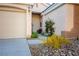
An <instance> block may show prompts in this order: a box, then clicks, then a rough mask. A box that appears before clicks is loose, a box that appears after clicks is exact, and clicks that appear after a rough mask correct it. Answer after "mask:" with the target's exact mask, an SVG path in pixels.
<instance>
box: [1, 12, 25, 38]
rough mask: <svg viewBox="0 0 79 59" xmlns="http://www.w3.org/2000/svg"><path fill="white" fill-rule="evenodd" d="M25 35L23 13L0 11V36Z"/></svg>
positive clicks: (13, 36)
mask: <svg viewBox="0 0 79 59" xmlns="http://www.w3.org/2000/svg"><path fill="white" fill-rule="evenodd" d="M9 37H11V38H16V37H25V14H24V13H17V12H3V11H0V38H9Z"/></svg>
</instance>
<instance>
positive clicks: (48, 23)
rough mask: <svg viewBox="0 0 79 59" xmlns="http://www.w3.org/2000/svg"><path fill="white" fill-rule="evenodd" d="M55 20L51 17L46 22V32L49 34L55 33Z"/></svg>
mask: <svg viewBox="0 0 79 59" xmlns="http://www.w3.org/2000/svg"><path fill="white" fill-rule="evenodd" d="M54 24H55V23H54V22H53V21H51V19H48V21H46V22H45V27H46V29H45V31H46V33H48V36H51V35H52V34H54Z"/></svg>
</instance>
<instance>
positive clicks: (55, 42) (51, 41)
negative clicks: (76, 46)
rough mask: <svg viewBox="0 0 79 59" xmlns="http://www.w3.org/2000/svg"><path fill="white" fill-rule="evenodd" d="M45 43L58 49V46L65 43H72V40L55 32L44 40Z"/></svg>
mask: <svg viewBox="0 0 79 59" xmlns="http://www.w3.org/2000/svg"><path fill="white" fill-rule="evenodd" d="M43 43H44V44H45V45H46V46H51V47H53V48H56V49H58V48H61V46H62V45H63V44H64V45H67V44H70V41H69V40H68V39H66V38H64V37H63V36H57V35H55V34H54V35H52V36H49V37H48V38H47V40H44V41H43Z"/></svg>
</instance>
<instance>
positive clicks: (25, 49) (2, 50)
mask: <svg viewBox="0 0 79 59" xmlns="http://www.w3.org/2000/svg"><path fill="white" fill-rule="evenodd" d="M30 55H31V53H30V50H29V46H28V41H27V40H26V39H0V56H30Z"/></svg>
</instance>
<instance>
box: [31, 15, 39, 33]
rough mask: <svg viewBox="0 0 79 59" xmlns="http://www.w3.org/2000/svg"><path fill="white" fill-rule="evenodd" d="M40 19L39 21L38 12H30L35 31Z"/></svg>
mask: <svg viewBox="0 0 79 59" xmlns="http://www.w3.org/2000/svg"><path fill="white" fill-rule="evenodd" d="M40 21H41V16H40V14H32V25H33V31H34V32H37V30H38V29H39V28H40Z"/></svg>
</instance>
